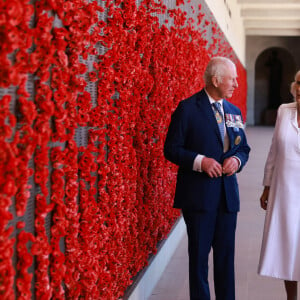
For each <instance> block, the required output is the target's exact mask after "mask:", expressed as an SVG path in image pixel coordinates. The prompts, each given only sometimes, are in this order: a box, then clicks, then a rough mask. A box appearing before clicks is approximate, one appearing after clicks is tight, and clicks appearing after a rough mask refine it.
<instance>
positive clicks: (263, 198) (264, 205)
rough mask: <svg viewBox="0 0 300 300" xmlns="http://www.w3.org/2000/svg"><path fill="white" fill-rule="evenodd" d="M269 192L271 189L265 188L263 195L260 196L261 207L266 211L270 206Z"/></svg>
mask: <svg viewBox="0 0 300 300" xmlns="http://www.w3.org/2000/svg"><path fill="white" fill-rule="evenodd" d="M269 190H270V187H269V186H265V188H264V190H263V192H262V195H261V196H260V207H261V208H262V209H264V210H266V209H267V206H268V198H269Z"/></svg>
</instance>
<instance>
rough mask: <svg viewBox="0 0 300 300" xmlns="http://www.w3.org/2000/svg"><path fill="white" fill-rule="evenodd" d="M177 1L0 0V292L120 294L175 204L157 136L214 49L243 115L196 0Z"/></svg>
mask: <svg viewBox="0 0 300 300" xmlns="http://www.w3.org/2000/svg"><path fill="white" fill-rule="evenodd" d="M173 2H174V3H173ZM173 2H172V3H171V4H170V3H169V4H168V3H167V1H165V2H164V1H154V0H143V1H140V2H139V3H136V2H135V1H133V0H115V1H112V0H105V1H101V0H99V1H92V0H91V1H84V0H70V1H65V0H40V1H38V0H36V1H27V2H26V1H24V0H10V1H1V3H0V10H1V17H0V50H1V51H0V62H1V69H0V98H1V100H0V147H1V151H0V168H1V173H0V174H1V175H0V176H1V180H0V214H1V216H0V262H1V268H0V298H1V299H15V298H17V299H31V298H32V297H33V294H34V297H35V298H36V299H50V298H53V299H79V298H82V299H101V300H104V299H107V300H113V299H118V298H120V297H122V296H123V295H124V292H125V291H126V289H127V288H128V286H130V284H131V283H132V278H133V277H134V276H135V275H136V274H137V273H138V271H140V270H141V269H143V268H144V267H145V266H146V265H147V260H148V257H149V255H150V254H154V253H155V252H156V246H157V243H158V242H159V241H160V240H162V239H164V238H165V237H166V236H167V234H168V233H169V231H170V229H171V228H172V226H173V224H174V222H175V221H176V219H177V218H178V216H179V212H178V211H177V210H174V209H173V208H172V201H173V194H174V185H175V174H176V168H175V167H174V166H173V165H171V164H170V163H168V162H167V161H166V160H165V159H164V157H163V151H162V149H163V143H164V138H165V134H166V130H167V127H168V125H169V120H170V116H171V112H172V111H173V110H174V109H175V107H176V105H177V104H178V102H179V101H180V100H182V99H184V98H185V97H187V96H189V95H191V94H193V93H195V92H196V91H198V90H199V89H200V88H202V86H203V80H202V74H203V70H204V68H205V65H206V63H207V62H208V60H209V58H210V57H211V56H213V55H224V56H227V57H230V58H232V59H233V60H234V61H235V62H236V64H237V67H238V74H239V89H238V91H237V92H236V93H235V95H234V97H233V98H232V102H233V103H235V104H237V105H238V106H239V107H240V108H241V110H242V113H243V115H244V116H245V113H246V73H245V69H244V67H243V66H242V65H241V63H240V62H239V60H238V59H237V58H236V56H235V54H234V51H233V49H232V48H231V47H230V45H229V44H228V42H227V41H226V39H225V37H224V35H223V34H222V32H221V30H220V29H219V28H218V26H217V24H216V22H215V21H214V19H213V16H212V15H211V14H209V13H208V11H207V10H205V9H204V8H203V5H205V3H204V2H203V3H202V1H194V2H195V3H197V4H196V5H193V3H194V2H191V1H186V2H184V1H183V0H177V1H173ZM199 3H200V4H199Z"/></svg>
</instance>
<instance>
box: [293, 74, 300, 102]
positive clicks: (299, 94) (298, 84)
mask: <svg viewBox="0 0 300 300" xmlns="http://www.w3.org/2000/svg"><path fill="white" fill-rule="evenodd" d="M294 88H295V100H296V102H297V104H298V105H300V72H298V74H297V76H296V80H295V85H294Z"/></svg>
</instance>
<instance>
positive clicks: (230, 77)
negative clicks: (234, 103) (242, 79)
mask: <svg viewBox="0 0 300 300" xmlns="http://www.w3.org/2000/svg"><path fill="white" fill-rule="evenodd" d="M220 79H221V80H220V81H218V83H217V86H216V89H217V91H218V94H219V96H220V98H222V99H223V98H231V96H232V94H233V92H234V90H235V89H236V88H237V87H238V83H237V74H236V69H235V68H234V67H233V66H231V65H228V66H226V69H225V72H224V74H223V76H222V78H220Z"/></svg>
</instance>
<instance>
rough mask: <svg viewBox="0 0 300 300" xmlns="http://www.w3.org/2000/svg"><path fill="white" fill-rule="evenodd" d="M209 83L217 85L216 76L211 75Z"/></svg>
mask: <svg viewBox="0 0 300 300" xmlns="http://www.w3.org/2000/svg"><path fill="white" fill-rule="evenodd" d="M211 83H212V84H213V86H214V87H218V86H219V80H218V78H217V76H212V78H211Z"/></svg>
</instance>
